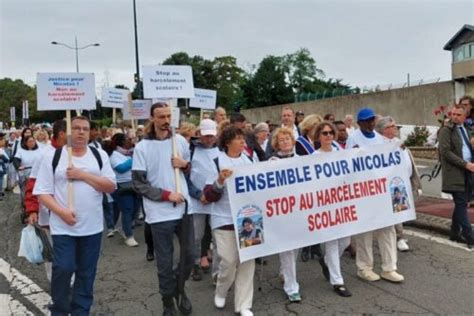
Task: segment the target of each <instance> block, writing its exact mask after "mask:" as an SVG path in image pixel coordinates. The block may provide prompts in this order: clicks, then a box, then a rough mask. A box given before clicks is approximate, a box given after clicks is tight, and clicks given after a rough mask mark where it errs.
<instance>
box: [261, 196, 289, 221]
mask: <svg viewBox="0 0 474 316" xmlns="http://www.w3.org/2000/svg"><path fill="white" fill-rule="evenodd" d="M265 204H266V206H267V212H266V213H267V217H272V216H273V215H276V216H279V215H286V214H289V213H292V212H293V209H294V206H295V204H296V198H295V197H294V196H293V195H290V196H288V197H282V198H274V199H273V200H268V201H267V202H266V203H265Z"/></svg>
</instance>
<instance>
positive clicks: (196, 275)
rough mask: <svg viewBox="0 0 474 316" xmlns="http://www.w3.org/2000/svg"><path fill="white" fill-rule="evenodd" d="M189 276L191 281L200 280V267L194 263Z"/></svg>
mask: <svg viewBox="0 0 474 316" xmlns="http://www.w3.org/2000/svg"><path fill="white" fill-rule="evenodd" d="M191 278H192V279H193V281H201V280H202V269H201V267H200V266H199V265H198V264H195V265H194V267H193V270H192V271H191Z"/></svg>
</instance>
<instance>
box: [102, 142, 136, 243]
mask: <svg viewBox="0 0 474 316" xmlns="http://www.w3.org/2000/svg"><path fill="white" fill-rule="evenodd" d="M130 147H131V142H130V139H129V138H128V137H127V136H125V134H123V133H117V134H115V135H114V136H112V139H111V140H110V142H104V145H103V148H104V150H105V151H106V152H107V154H108V155H109V156H110V165H111V166H112V169H113V170H114V173H115V177H116V179H117V190H116V191H115V192H114V193H112V197H113V199H114V201H116V202H117V203H116V205H117V208H118V210H119V211H120V213H121V214H122V229H123V232H124V234H125V244H126V245H127V246H129V247H136V246H138V243H137V241H136V240H135V238H134V237H133V219H134V217H135V203H136V194H135V192H134V191H133V188H132V155H131V152H130ZM117 218H118V214H113V219H114V222H115V221H116V219H117ZM108 229H109V230H110V227H108ZM111 233H112V232H111V231H109V232H108V236H109V234H111Z"/></svg>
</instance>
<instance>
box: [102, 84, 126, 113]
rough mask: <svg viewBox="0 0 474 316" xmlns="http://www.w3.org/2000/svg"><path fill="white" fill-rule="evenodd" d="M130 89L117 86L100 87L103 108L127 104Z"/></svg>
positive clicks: (123, 106)
mask: <svg viewBox="0 0 474 316" xmlns="http://www.w3.org/2000/svg"><path fill="white" fill-rule="evenodd" d="M129 93H130V91H128V90H126V89H118V88H105V87H104V88H102V100H101V101H102V103H101V106H102V107H104V108H117V109H122V108H125V107H126V106H127V105H128V94H129Z"/></svg>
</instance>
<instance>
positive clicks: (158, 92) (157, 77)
mask: <svg viewBox="0 0 474 316" xmlns="http://www.w3.org/2000/svg"><path fill="white" fill-rule="evenodd" d="M142 73H143V94H144V97H145V98H146V99H151V98H194V83H193V70H192V68H191V66H143V67H142Z"/></svg>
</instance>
